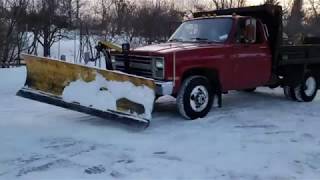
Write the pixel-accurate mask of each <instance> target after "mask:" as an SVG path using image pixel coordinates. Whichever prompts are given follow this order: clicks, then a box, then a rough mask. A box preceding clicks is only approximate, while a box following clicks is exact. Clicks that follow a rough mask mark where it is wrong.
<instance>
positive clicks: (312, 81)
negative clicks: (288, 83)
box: [294, 73, 319, 102]
mask: <svg viewBox="0 0 320 180" xmlns="http://www.w3.org/2000/svg"><path fill="white" fill-rule="evenodd" d="M318 87H319V85H318V81H317V79H316V77H315V76H314V75H313V74H312V73H307V74H306V75H305V77H304V78H303V82H301V83H300V84H299V85H298V86H297V87H296V88H294V93H295V96H296V98H297V100H298V101H299V102H311V101H313V100H314V98H315V97H316V95H317V92H318Z"/></svg>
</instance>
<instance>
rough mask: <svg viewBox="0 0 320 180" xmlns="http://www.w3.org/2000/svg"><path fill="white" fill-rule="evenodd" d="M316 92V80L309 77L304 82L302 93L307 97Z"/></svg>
mask: <svg viewBox="0 0 320 180" xmlns="http://www.w3.org/2000/svg"><path fill="white" fill-rule="evenodd" d="M316 90H317V82H316V79H315V78H314V77H312V76H310V77H309V78H308V79H307V80H306V82H305V88H304V93H305V94H306V95H307V96H312V95H313V94H314V92H315V91H316Z"/></svg>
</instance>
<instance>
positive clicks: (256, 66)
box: [233, 18, 271, 90]
mask: <svg viewBox="0 0 320 180" xmlns="http://www.w3.org/2000/svg"><path fill="white" fill-rule="evenodd" d="M235 39H236V42H235V45H234V51H233V53H234V54H233V58H234V60H233V62H234V77H235V79H234V85H235V87H236V89H237V90H241V89H247V88H255V87H257V86H262V85H265V84H266V83H267V82H268V80H269V79H270V76H271V55H270V50H269V46H268V44H267V41H266V38H265V34H264V31H263V28H262V24H261V23H258V21H257V20H256V19H254V18H246V19H240V20H239V22H238V30H237V33H236V38H235Z"/></svg>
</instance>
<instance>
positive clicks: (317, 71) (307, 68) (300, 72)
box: [280, 64, 320, 87]
mask: <svg viewBox="0 0 320 180" xmlns="http://www.w3.org/2000/svg"><path fill="white" fill-rule="evenodd" d="M280 72H281V73H280V74H281V75H282V76H283V77H284V79H283V80H282V86H293V87H295V86H297V85H298V84H299V83H300V82H301V81H302V80H303V78H304V76H305V74H306V73H308V72H311V73H312V74H313V75H314V76H315V77H316V79H317V81H318V83H319V84H320V65H315V64H309V65H288V66H285V67H282V68H281V69H280Z"/></svg>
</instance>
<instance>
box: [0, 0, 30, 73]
mask: <svg viewBox="0 0 320 180" xmlns="http://www.w3.org/2000/svg"><path fill="white" fill-rule="evenodd" d="M27 6H28V1H27V0H7V1H5V2H4V3H1V6H0V14H1V18H0V23H1V24H0V29H1V33H0V39H1V40H0V61H1V64H2V66H3V67H4V66H5V64H8V63H9V62H12V61H14V60H16V59H17V58H18V57H19V54H20V52H21V51H22V48H23V47H24V46H23V43H24V41H23V37H24V36H25V29H24V24H23V22H24V18H25V16H26V9H27Z"/></svg>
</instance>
